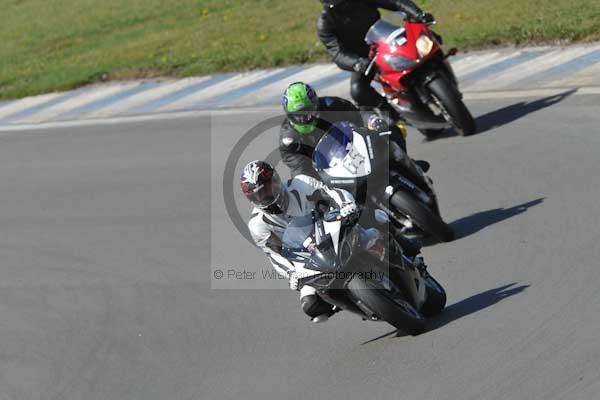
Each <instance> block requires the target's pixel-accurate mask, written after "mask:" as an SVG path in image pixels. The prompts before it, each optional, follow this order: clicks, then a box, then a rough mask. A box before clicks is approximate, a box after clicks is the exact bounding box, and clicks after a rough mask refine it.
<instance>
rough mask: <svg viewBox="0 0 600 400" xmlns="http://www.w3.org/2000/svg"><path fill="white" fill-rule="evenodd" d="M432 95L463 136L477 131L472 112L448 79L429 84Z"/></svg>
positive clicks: (440, 79) (438, 79) (436, 80)
mask: <svg viewBox="0 0 600 400" xmlns="http://www.w3.org/2000/svg"><path fill="white" fill-rule="evenodd" d="M429 90H430V91H431V94H432V95H433V97H434V98H435V99H437V101H438V102H439V103H440V105H441V106H443V107H444V109H445V111H446V112H447V113H448V114H449V116H450V118H451V120H452V121H450V122H451V123H452V125H453V126H454V128H455V129H456V130H457V131H458V133H459V134H460V135H462V136H467V135H472V134H474V133H475V132H476V131H477V126H476V125H475V120H474V119H473V116H472V115H471V112H470V111H469V109H468V108H467V106H465V103H463V101H462V99H461V96H460V93H459V92H458V91H457V90H456V89H455V88H454V87H453V86H452V84H450V83H449V82H448V81H446V79H444V78H442V77H438V78H436V79H434V80H432V81H431V82H430V83H429Z"/></svg>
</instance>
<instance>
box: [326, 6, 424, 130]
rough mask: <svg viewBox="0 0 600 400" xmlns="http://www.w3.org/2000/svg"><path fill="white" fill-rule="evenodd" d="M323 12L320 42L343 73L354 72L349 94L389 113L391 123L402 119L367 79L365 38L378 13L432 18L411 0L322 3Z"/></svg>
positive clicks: (368, 78) (367, 58)
mask: <svg viewBox="0 0 600 400" xmlns="http://www.w3.org/2000/svg"><path fill="white" fill-rule="evenodd" d="M321 2H322V3H323V10H322V11H321V14H320V15H319V18H318V20H317V32H318V34H319V38H320V39H321V41H322V42H323V44H324V45H325V47H326V48H327V51H328V52H329V55H330V56H331V57H332V59H333V62H335V63H336V64H337V66H338V67H340V68H341V69H343V70H346V71H352V76H351V79H350V94H351V95H352V98H353V99H354V100H355V101H356V102H357V103H358V104H359V105H364V106H369V107H377V108H379V109H380V110H381V111H384V112H387V113H389V115H390V117H391V118H392V120H394V121H397V120H398V119H400V116H399V115H398V113H397V112H396V110H394V108H392V107H391V106H390V105H389V104H388V103H387V101H386V99H385V98H384V97H383V96H381V95H379V93H377V91H376V90H375V89H373V88H372V87H371V80H373V74H369V75H368V76H367V75H365V72H366V71H367V68H368V66H369V63H370V60H369V46H368V45H367V44H366V43H365V35H366V34H367V31H368V30H369V28H370V27H371V26H372V25H373V24H374V23H375V22H376V21H377V20H379V19H380V17H381V15H380V14H379V11H378V9H379V8H383V9H386V10H392V11H402V12H403V13H405V14H406V16H407V18H408V19H409V20H412V21H422V22H432V21H433V16H432V15H431V14H427V13H424V12H423V11H421V9H420V8H419V7H418V6H417V5H416V4H415V3H413V2H412V1H411V0H321Z"/></svg>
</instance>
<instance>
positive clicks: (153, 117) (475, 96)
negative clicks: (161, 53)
mask: <svg viewBox="0 0 600 400" xmlns="http://www.w3.org/2000/svg"><path fill="white" fill-rule="evenodd" d="M571 89H572V88H547V89H536V90H527V91H504V92H501V91H498V92H487V93H484V92H481V93H476V92H472V93H466V94H465V99H466V100H470V101H474V100H492V99H517V98H526V97H547V96H555V95H559V94H562V93H564V92H566V91H568V90H571ZM573 95H600V87H598V86H597V87H586V88H579V89H578V90H577V92H575V93H573ZM279 111H280V107H279V106H265V107H252V108H235V109H227V110H195V111H193V110H192V111H180V112H170V113H160V114H148V115H137V116H129V117H128V116H123V117H116V118H101V119H87V120H75V121H58V122H47V123H41V124H24V125H4V126H3V125H0V132H12V131H30V130H40V129H53V128H68V127H76V126H95V125H116V124H124V123H136V122H145V121H158V120H171V119H179V118H196V117H201V116H211V115H215V116H218V115H221V116H222V115H243V114H256V113H273V112H279Z"/></svg>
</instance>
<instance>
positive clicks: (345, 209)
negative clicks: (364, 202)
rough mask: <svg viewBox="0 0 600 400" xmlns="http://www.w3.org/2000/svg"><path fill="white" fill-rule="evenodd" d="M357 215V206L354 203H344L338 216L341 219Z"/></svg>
mask: <svg viewBox="0 0 600 400" xmlns="http://www.w3.org/2000/svg"><path fill="white" fill-rule="evenodd" d="M357 213H358V206H357V205H356V203H354V202H352V203H344V204H342V207H341V208H340V216H341V217H342V218H346V217H349V216H351V215H354V214H357Z"/></svg>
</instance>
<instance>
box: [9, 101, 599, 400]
mask: <svg viewBox="0 0 600 400" xmlns="http://www.w3.org/2000/svg"><path fill="white" fill-rule="evenodd" d="M599 105H600V97H597V96H575V95H569V94H565V95H564V96H559V97H555V98H548V99H502V100H490V101H483V100H479V101H477V102H475V103H471V104H470V106H471V107H472V109H473V111H474V114H475V115H476V116H477V117H478V122H479V125H480V126H481V127H482V130H483V132H482V133H480V134H478V135H475V136H472V137H468V138H462V137H446V138H441V139H439V140H436V141H433V142H427V143H423V142H422V141H421V138H420V137H419V136H418V134H416V133H415V132H414V131H411V136H410V141H409V147H410V152H411V153H412V154H413V156H414V157H415V158H424V159H427V160H429V161H430V162H431V163H432V171H431V175H432V177H433V179H434V182H435V185H436V187H437V190H438V194H439V197H440V201H441V208H442V213H443V214H444V216H445V217H446V219H447V220H448V221H450V222H451V223H452V225H453V227H454V228H455V229H456V230H457V232H458V233H459V238H458V239H457V240H456V241H454V242H452V243H447V244H438V245H434V246H430V247H427V248H426V249H425V250H424V256H425V258H426V260H427V262H428V264H429V265H430V271H431V273H432V274H434V276H436V277H437V278H438V279H439V280H440V281H441V282H442V283H443V284H444V286H445V287H446V289H447V292H448V297H449V299H448V308H447V310H446V311H445V313H444V314H443V315H442V316H441V317H440V318H438V319H436V320H434V321H432V323H431V330H430V331H429V332H427V333H425V334H423V335H421V336H418V337H407V336H403V335H402V334H401V333H400V334H399V333H397V332H396V331H395V330H393V329H392V327H391V326H389V325H387V324H385V323H374V322H363V321H360V319H359V318H357V317H354V316H352V315H344V314H339V315H336V316H335V317H334V318H332V319H331V320H330V321H329V322H327V323H325V324H321V325H313V324H311V323H309V322H308V321H307V319H306V318H305V317H304V315H303V314H302V312H301V310H300V308H299V305H298V297H297V294H295V293H293V292H291V291H289V290H285V283H284V282H282V281H276V282H274V283H273V286H274V287H277V288H280V290H270V289H264V290H257V289H249V288H246V289H242V287H253V286H252V285H258V286H261V285H266V283H265V282H257V280H256V279H255V280H243V279H238V278H232V279H228V278H223V279H220V280H216V279H215V278H214V276H215V275H214V274H215V271H216V269H218V268H224V270H225V273H226V274H227V269H230V270H234V271H241V270H243V269H247V270H259V269H264V268H267V266H266V263H265V262H266V260H265V259H264V257H263V256H262V255H261V254H260V253H259V251H258V250H256V249H254V248H253V247H252V246H250V245H249V244H248V243H246V242H245V241H244V239H243V238H242V237H241V235H240V234H238V233H237V231H236V230H235V229H234V228H233V225H232V223H231V222H230V220H229V218H228V216H227V214H226V213H225V211H224V206H223V200H222V198H220V196H221V193H222V187H223V185H222V177H223V168H224V165H225V158H226V157H227V155H228V154H229V152H230V150H231V148H232V146H233V145H234V144H235V142H236V141H237V140H238V139H239V137H240V136H241V134H242V133H243V132H244V131H245V130H246V129H247V128H248V127H249V125H252V124H254V123H255V122H257V121H258V120H260V118H261V117H262V116H261V115H258V114H247V115H243V114H242V115H230V116H221V117H218V118H215V119H213V120H212V121H211V120H210V119H209V118H208V117H197V118H181V119H175V120H168V121H148V122H137V123H123V124H119V125H103V126H91V127H89V126H88V127H73V128H62V129H46V130H32V131H23V132H13V133H11V132H4V133H2V134H0V193H1V195H0V196H1V199H2V201H0V260H1V261H0V276H1V277H2V278H1V280H0V361H1V362H0V399H2V400H4V399H27V400H31V399H44V400H49V399H50V400H52V399H56V400H59V399H60V400H63V399H86V400H92V399H115V400H123V399H143V400H152V399H160V400H164V399H169V400H172V399H183V400H193V399H201V400H204V399H207V400H208V399H219V400H221V399H245V400H248V399H261V400H265V399H324V398H327V399H371V398H374V399H411V400H412V399H424V400H425V399H427V400H430V399H448V400H454V399H463V400H470V399H473V400H475V399H478V400H479V399H515V400H517V399H518V400H524V399H594V398H597V393H598V392H599V391H600V381H599V379H598V378H599V375H600V339H599V337H598V332H599V331H600V318H599V312H600V307H599V306H600V271H598V255H599V250H598V245H597V243H598V240H599V236H600V228H599V225H600V217H599V215H600V201H598V198H600V174H599V161H600V157H599V154H600V132H599V126H600V114H599V112H598V110H600V107H599ZM272 140H273V138H272V137H270V138H269V137H268V135H265V136H264V137H261V138H259V139H257V140H256V141H255V142H254V143H253V145H252V146H251V148H249V149H248V151H247V152H246V153H245V154H244V157H243V159H242V160H240V163H242V162H244V161H247V159H250V158H253V157H254V156H256V157H260V156H261V152H262V153H264V149H265V148H272ZM229 184H231V185H232V186H233V183H229ZM236 196H237V194H236ZM242 212H243V213H245V215H247V212H248V210H247V208H244V209H243V210H242ZM225 276H227V275H225ZM219 285H222V286H225V287H230V289H218V288H217V287H220V286H219Z"/></svg>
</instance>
